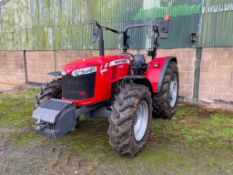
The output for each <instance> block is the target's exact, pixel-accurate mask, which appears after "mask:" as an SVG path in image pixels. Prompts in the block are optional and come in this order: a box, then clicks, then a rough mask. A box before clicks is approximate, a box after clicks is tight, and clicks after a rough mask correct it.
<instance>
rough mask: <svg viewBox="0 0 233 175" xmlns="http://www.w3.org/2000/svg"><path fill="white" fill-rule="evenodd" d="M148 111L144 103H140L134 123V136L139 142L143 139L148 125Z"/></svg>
mask: <svg viewBox="0 0 233 175" xmlns="http://www.w3.org/2000/svg"><path fill="white" fill-rule="evenodd" d="M148 119H149V110H148V104H147V102H146V101H141V102H140V103H139V105H138V109H137V112H136V121H135V124H134V136H135V139H136V140H137V141H138V142H139V141H141V140H142V139H143V137H144V135H145V133H146V130H147V125H148Z"/></svg>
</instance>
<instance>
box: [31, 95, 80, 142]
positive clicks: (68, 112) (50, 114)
mask: <svg viewBox="0 0 233 175" xmlns="http://www.w3.org/2000/svg"><path fill="white" fill-rule="evenodd" d="M75 110H76V106H75V105H74V104H73V103H72V102H68V101H64V100H58V99H50V100H48V101H46V102H45V103H44V104H42V105H41V106H39V107H38V108H37V109H36V110H35V111H34V112H33V115H32V118H33V119H35V120H36V124H35V125H33V129H34V130H35V131H37V132H38V133H39V134H41V135H43V136H46V137H49V138H54V139H57V138H61V137H62V136H63V135H65V134H66V133H67V132H70V131H73V130H75V127H76V124H77V118H76V115H75Z"/></svg>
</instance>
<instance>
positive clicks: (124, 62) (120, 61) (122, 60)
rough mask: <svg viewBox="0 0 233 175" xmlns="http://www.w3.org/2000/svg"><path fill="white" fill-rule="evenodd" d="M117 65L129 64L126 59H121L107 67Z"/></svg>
mask: <svg viewBox="0 0 233 175" xmlns="http://www.w3.org/2000/svg"><path fill="white" fill-rule="evenodd" d="M119 64H129V60H128V59H121V60H115V61H111V62H110V64H109V66H110V67H111V66H116V65H119Z"/></svg>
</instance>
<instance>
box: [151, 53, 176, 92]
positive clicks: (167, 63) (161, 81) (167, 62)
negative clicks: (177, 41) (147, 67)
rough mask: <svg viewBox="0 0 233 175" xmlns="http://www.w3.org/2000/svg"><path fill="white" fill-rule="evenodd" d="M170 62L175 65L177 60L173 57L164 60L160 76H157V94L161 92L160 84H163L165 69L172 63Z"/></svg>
mask: <svg viewBox="0 0 233 175" xmlns="http://www.w3.org/2000/svg"><path fill="white" fill-rule="evenodd" d="M172 61H174V62H176V63H177V59H176V58H175V57H168V58H167V59H166V61H165V62H164V64H163V68H162V71H161V73H160V76H159V81H158V86H157V91H156V93H159V92H160V91H161V87H162V83H163V79H164V76H165V73H166V70H167V67H168V65H169V63H170V62H172Z"/></svg>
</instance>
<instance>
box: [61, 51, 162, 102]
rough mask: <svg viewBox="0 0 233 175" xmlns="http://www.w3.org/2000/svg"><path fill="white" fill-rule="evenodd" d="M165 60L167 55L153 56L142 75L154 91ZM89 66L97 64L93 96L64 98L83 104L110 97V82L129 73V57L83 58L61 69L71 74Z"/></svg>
mask: <svg viewBox="0 0 233 175" xmlns="http://www.w3.org/2000/svg"><path fill="white" fill-rule="evenodd" d="M166 60H167V57H163V58H155V59H153V60H152V61H151V62H150V63H148V69H147V71H146V72H145V74H144V75H145V77H146V78H147V79H148V80H149V81H150V83H151V88H152V90H153V92H154V93H155V92H156V90H157V86H158V81H159V77H160V72H161V71H162V69H163V65H164V63H165V61H166ZM154 65H156V66H154ZM90 66H97V72H96V81H95V90H94V91H95V92H94V97H93V98H90V99H85V100H71V99H65V98H63V99H64V100H68V101H72V102H74V103H75V104H76V105H77V106H83V105H89V104H94V103H98V102H102V101H105V100H108V99H110V98H111V90H112V84H113V83H115V82H117V81H119V80H120V79H122V78H124V77H126V76H128V75H129V72H130V71H129V69H130V59H129V56H127V55H114V56H104V57H103V56H97V57H92V58H83V59H79V60H77V61H74V62H72V63H69V64H67V65H64V66H62V69H63V70H64V71H65V72H66V74H67V75H70V76H71V73H72V71H74V70H76V69H80V68H85V67H90Z"/></svg>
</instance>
